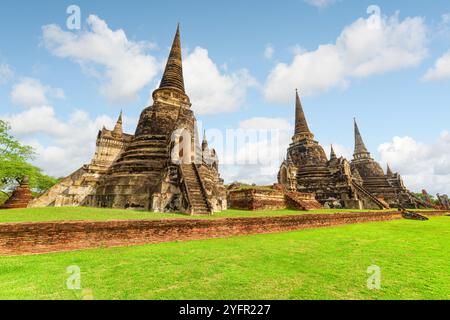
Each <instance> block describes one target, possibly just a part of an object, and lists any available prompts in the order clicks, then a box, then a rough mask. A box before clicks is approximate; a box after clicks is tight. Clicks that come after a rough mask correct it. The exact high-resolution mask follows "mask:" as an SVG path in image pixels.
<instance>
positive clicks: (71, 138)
mask: <svg viewBox="0 0 450 320" xmlns="http://www.w3.org/2000/svg"><path fill="white" fill-rule="evenodd" d="M51 95H53V96H55V95H56V96H59V97H61V92H60V91H59V90H55V89H53V88H51V87H48V86H44V85H42V84H41V83H40V82H39V81H38V80H34V79H29V78H25V79H23V80H22V81H21V82H20V83H19V84H17V85H15V86H14V87H13V91H12V93H11V96H12V98H13V101H15V102H16V103H18V104H20V105H23V106H26V107H28V108H27V109H26V110H24V111H22V112H20V113H16V114H13V115H2V116H1V118H2V119H4V120H6V121H7V122H9V123H10V125H11V132H12V134H13V135H14V136H16V137H18V138H19V139H20V140H21V141H22V142H23V143H25V144H27V145H31V146H32V147H34V148H35V150H36V152H37V157H36V160H35V162H34V163H35V164H36V165H37V166H39V167H40V168H42V169H43V170H44V171H45V172H46V173H48V174H51V175H54V176H65V175H67V174H69V173H70V172H72V171H73V170H75V169H77V168H78V167H80V166H81V165H82V164H84V163H87V162H88V161H89V160H90V159H91V158H92V155H93V153H94V149H95V137H96V136H97V131H98V130H99V129H101V128H102V127H103V126H104V125H105V126H107V127H109V128H112V127H113V125H114V121H113V119H112V118H110V117H108V116H105V115H103V116H99V117H97V118H95V119H91V118H90V117H89V115H88V114H87V113H86V112H85V111H82V110H75V111H73V112H72V113H71V114H70V115H69V117H68V120H64V119H61V118H58V116H57V115H56V113H55V109H54V108H53V107H52V106H50V105H48V104H47V103H48V101H49V96H51ZM125 121H127V119H125ZM44 142H45V143H44Z"/></svg>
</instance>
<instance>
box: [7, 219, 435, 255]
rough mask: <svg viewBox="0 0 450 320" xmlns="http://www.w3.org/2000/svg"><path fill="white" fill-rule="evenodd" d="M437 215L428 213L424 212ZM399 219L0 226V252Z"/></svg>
mask: <svg viewBox="0 0 450 320" xmlns="http://www.w3.org/2000/svg"><path fill="white" fill-rule="evenodd" d="M442 214H444V213H443V212H436V213H434V214H429V213H427V215H429V216H430V215H442ZM401 218H402V215H401V212H383V213H374V212H367V213H339V214H330V215H325V214H321V215H296V216H279V217H261V218H260V217H258V218H227V219H198V220H192V219H173V220H139V221H104V222H103V221H102V222H87V221H79V222H43V223H13V224H0V255H20V254H34V253H46V252H56V251H69V250H76V249H84V248H96V247H112V246H127V245H136V244H149V243H159V242H170V241H186V240H198V239H208V238H222V237H229V236H237V235H248V234H260V233H275V232H284V231H292V230H301V229H306V228H318V227H326V226H335V225H342V224H351V223H361V222H373V221H387V220H394V219H401Z"/></svg>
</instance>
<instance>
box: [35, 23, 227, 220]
mask: <svg viewBox="0 0 450 320" xmlns="http://www.w3.org/2000/svg"><path fill="white" fill-rule="evenodd" d="M121 121H122V119H121V117H119V121H118V123H117V125H116V128H115V129H114V130H113V131H108V130H106V129H103V130H102V131H101V132H100V133H99V136H98V138H97V150H96V153H95V157H94V160H93V161H92V163H91V164H90V165H87V166H84V167H83V168H81V169H80V170H78V171H77V172H75V173H74V174H72V175H71V176H69V177H67V178H66V179H64V180H63V181H62V182H61V183H60V184H58V185H57V186H55V187H53V188H52V189H51V190H49V191H48V192H47V193H46V194H44V195H43V196H42V197H40V198H39V199H37V200H36V201H35V202H34V203H33V206H42V205H85V206H93V207H107V208H131V209H142V210H151V211H159V212H166V211H177V212H186V213H189V214H212V213H213V212H216V211H221V210H224V209H226V207H227V203H226V191H225V188H224V186H223V180H222V179H221V178H220V175H219V172H218V160H217V155H216V153H215V151H214V150H213V149H210V148H209V147H208V143H207V141H206V137H205V138H204V141H203V143H202V144H201V145H200V143H199V139H198V134H197V125H196V119H195V116H194V113H193V111H192V110H191V103H190V100H189V97H188V96H187V94H186V92H185V88H184V80H183V67H182V57H181V42H180V30H179V27H178V28H177V31H176V34H175V38H174V41H173V44H172V48H171V51H170V55H169V58H168V61H167V65H166V68H165V71H164V74H163V77H162V80H161V83H160V86H159V88H158V89H156V90H155V91H154V92H153V105H152V106H150V107H147V108H145V109H144V110H143V111H142V113H141V116H140V119H139V123H138V126H137V128H136V131H135V134H134V135H127V134H124V133H123V132H122V127H121Z"/></svg>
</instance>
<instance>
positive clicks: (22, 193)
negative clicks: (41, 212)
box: [0, 177, 33, 209]
mask: <svg viewBox="0 0 450 320" xmlns="http://www.w3.org/2000/svg"><path fill="white" fill-rule="evenodd" d="M32 199H33V195H32V193H31V190H30V186H29V183H28V177H23V179H22V180H21V181H20V184H19V185H18V186H17V187H16V188H15V189H14V191H13V193H12V194H11V196H10V197H9V198H8V200H6V202H5V203H4V204H3V205H2V206H0V209H20V208H26V207H27V206H28V204H29V203H30V202H31V200H32Z"/></svg>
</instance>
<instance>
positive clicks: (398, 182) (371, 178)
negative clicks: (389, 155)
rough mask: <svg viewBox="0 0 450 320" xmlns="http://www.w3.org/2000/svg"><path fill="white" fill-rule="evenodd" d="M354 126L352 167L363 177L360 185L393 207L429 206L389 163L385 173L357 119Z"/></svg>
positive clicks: (354, 171)
mask: <svg viewBox="0 0 450 320" xmlns="http://www.w3.org/2000/svg"><path fill="white" fill-rule="evenodd" d="M354 127H355V152H354V154H353V160H352V161H351V168H352V172H353V173H354V174H357V175H359V176H360V177H361V180H360V182H359V183H360V185H362V186H363V187H364V188H365V189H366V190H368V191H369V192H370V193H371V194H373V195H374V196H375V197H377V198H379V199H382V200H383V201H384V202H386V203H387V204H388V205H389V206H390V207H393V208H398V207H403V208H418V207H421V206H427V204H426V203H424V202H423V201H421V200H420V199H418V198H417V197H415V196H414V195H413V194H412V193H411V192H410V191H409V190H408V189H407V188H406V187H405V185H404V183H403V180H402V177H401V176H400V174H398V173H393V172H392V170H391V168H390V167H389V165H388V166H387V172H386V174H385V173H384V171H383V169H382V168H381V166H380V164H379V163H378V162H376V161H375V160H374V159H372V158H371V156H370V152H369V151H368V150H367V148H366V146H365V144H364V141H363V139H362V136H361V133H360V131H359V128H358V124H357V123H356V120H355V122H354Z"/></svg>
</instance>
